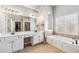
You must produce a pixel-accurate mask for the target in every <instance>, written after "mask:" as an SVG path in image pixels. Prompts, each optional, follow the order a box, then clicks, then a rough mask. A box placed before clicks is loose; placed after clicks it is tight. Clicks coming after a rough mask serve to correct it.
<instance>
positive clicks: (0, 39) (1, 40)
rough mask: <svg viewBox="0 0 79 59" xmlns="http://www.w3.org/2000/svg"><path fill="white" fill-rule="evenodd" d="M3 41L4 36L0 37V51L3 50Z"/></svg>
mask: <svg viewBox="0 0 79 59" xmlns="http://www.w3.org/2000/svg"><path fill="white" fill-rule="evenodd" d="M3 42H4V38H0V53H1V52H3V51H4V50H3Z"/></svg>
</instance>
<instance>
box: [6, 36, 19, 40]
mask: <svg viewBox="0 0 79 59" xmlns="http://www.w3.org/2000/svg"><path fill="white" fill-rule="evenodd" d="M16 39H18V36H14V37H6V38H5V41H13V40H16Z"/></svg>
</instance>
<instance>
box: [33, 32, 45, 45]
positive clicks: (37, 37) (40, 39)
mask: <svg viewBox="0 0 79 59" xmlns="http://www.w3.org/2000/svg"><path fill="white" fill-rule="evenodd" d="M43 41H44V36H43V32H37V33H36V34H34V36H33V40H32V45H35V44H38V43H41V42H43Z"/></svg>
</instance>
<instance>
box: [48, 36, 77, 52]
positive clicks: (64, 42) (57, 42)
mask: <svg viewBox="0 0 79 59" xmlns="http://www.w3.org/2000/svg"><path fill="white" fill-rule="evenodd" d="M47 43H49V44H51V45H53V46H55V47H56V48H59V49H60V50H62V51H63V52H68V53H78V52H79V42H77V43H78V44H76V41H75V40H73V39H72V38H68V37H63V36H58V35H51V36H47Z"/></svg>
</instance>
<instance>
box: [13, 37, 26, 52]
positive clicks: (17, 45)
mask: <svg viewBox="0 0 79 59" xmlns="http://www.w3.org/2000/svg"><path fill="white" fill-rule="evenodd" d="M23 38H24V36H18V38H17V39H16V40H14V42H13V50H14V52H16V51H18V50H22V49H23V48H24V39H23Z"/></svg>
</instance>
